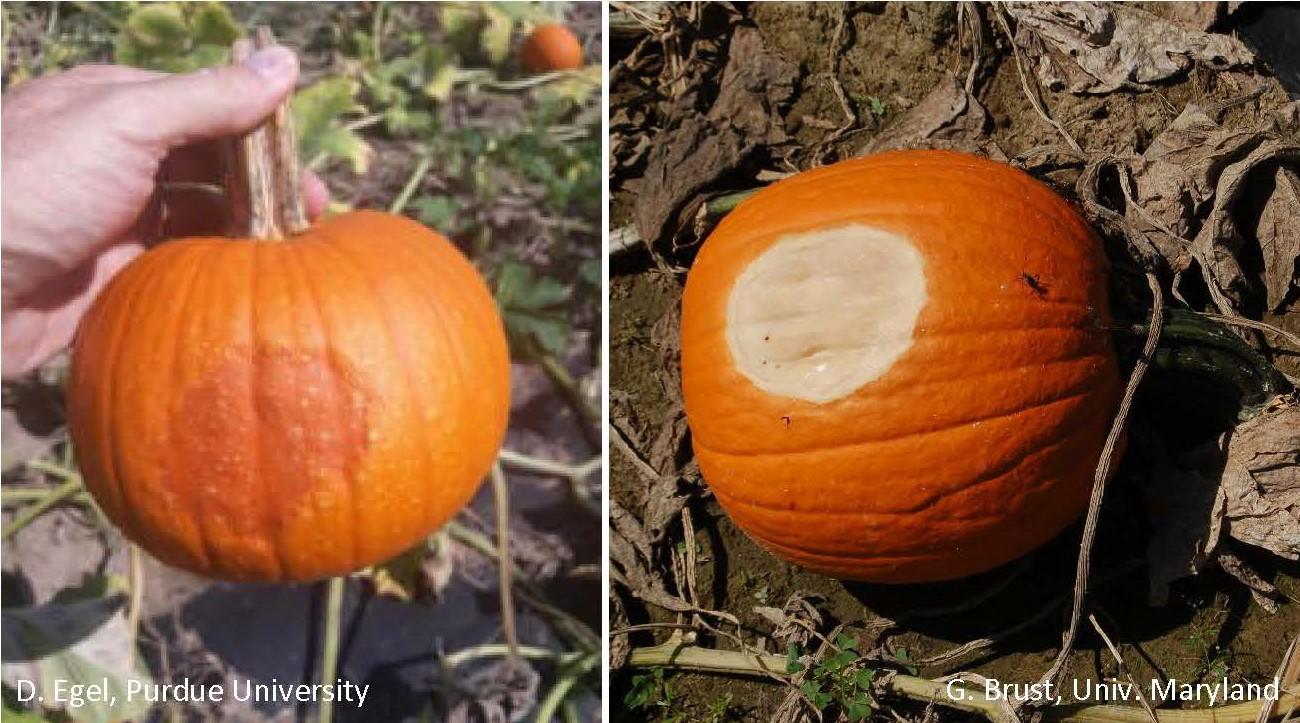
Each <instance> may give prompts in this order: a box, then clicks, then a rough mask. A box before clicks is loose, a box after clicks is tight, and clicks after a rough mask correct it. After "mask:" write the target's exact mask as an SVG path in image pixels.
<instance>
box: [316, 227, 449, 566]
mask: <svg viewBox="0 0 1300 723" xmlns="http://www.w3.org/2000/svg"><path fill="white" fill-rule="evenodd" d="M402 244H403V242H398V243H397V244H395V245H396V246H398V247H400V246H401V245H402ZM334 246H335V248H334V250H335V251H336V252H338V253H340V254H341V255H342V256H343V257H345V258H346V259H347V260H348V263H349V264H350V265H351V266H352V267H353V268H354V269H356V270H357V272H358V275H359V278H361V280H362V284H363V285H364V286H365V287H366V289H367V290H368V294H369V298H370V300H371V303H372V304H373V305H374V307H375V309H376V311H377V313H378V317H377V318H380V319H382V320H383V323H382V324H381V326H383V327H384V338H385V339H386V340H387V342H388V347H389V350H390V351H392V352H396V354H395V356H396V357H398V358H400V360H401V361H400V362H399V363H398V366H399V367H401V374H402V378H403V380H404V381H405V383H406V384H407V385H408V386H410V385H411V383H412V379H411V367H412V366H413V365H412V363H411V359H410V353H411V350H410V348H409V347H408V346H407V345H405V344H402V343H401V341H400V340H399V339H398V338H397V334H398V332H397V331H396V325H395V324H394V321H393V318H392V314H391V313H390V312H389V310H388V307H389V305H388V304H387V303H386V302H385V298H384V291H383V289H381V288H380V287H379V286H378V285H376V284H375V283H374V281H373V280H372V279H371V276H370V275H369V274H367V273H366V271H367V267H366V261H365V260H364V259H365V258H368V257H366V256H365V255H364V254H361V255H359V256H354V255H353V254H352V253H351V252H352V249H351V246H350V245H348V244H335V245H334ZM358 250H359V251H364V249H358ZM359 259H361V260H359ZM433 316H434V318H435V319H437V320H438V322H439V325H440V327H441V328H442V335H443V337H444V342H446V344H447V346H448V348H451V349H453V350H454V351H453V358H456V357H459V356H460V355H459V353H458V352H459V350H455V344H454V343H453V341H452V339H451V336H450V334H449V333H448V331H447V329H446V327H445V325H443V323H442V317H441V315H440V314H437V313H435V314H433ZM447 366H449V367H455V368H456V373H457V375H458V378H459V367H460V364H448V365H447ZM412 410H413V406H412V403H411V397H410V396H409V395H402V413H401V415H400V416H401V417H402V418H403V421H405V422H407V423H409V422H410V420H411V417H412ZM414 416H415V418H416V421H417V424H418V423H421V422H422V420H420V419H419V415H418V414H416V415H414ZM429 482H432V480H429ZM412 542H414V540H412ZM395 552H400V550H398V551H395Z"/></svg>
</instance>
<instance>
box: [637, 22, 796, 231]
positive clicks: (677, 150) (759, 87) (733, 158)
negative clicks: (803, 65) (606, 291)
mask: <svg viewBox="0 0 1300 723" xmlns="http://www.w3.org/2000/svg"><path fill="white" fill-rule="evenodd" d="M798 78H799V66H797V65H796V64H794V63H791V62H790V61H788V60H786V59H784V58H782V57H781V56H780V55H778V54H776V53H774V52H771V51H769V50H768V49H767V48H766V47H764V45H763V41H762V36H761V35H760V34H759V32H758V30H757V29H755V28H751V27H746V26H741V27H737V28H736V30H735V32H734V33H733V34H732V37H731V45H730V46H729V50H728V60H727V65H726V67H725V68H724V69H723V72H722V81H721V83H720V84H719V90H718V95H717V98H716V99H715V100H714V101H713V105H712V107H711V108H710V110H709V112H708V113H707V114H706V115H700V114H698V113H696V112H694V111H690V110H686V111H683V115H682V116H681V117H679V118H672V119H667V120H666V121H665V122H664V127H665V128H668V129H669V130H666V131H665V132H664V133H662V134H660V135H659V136H658V137H657V138H655V139H654V142H653V145H652V147H651V149H650V151H649V154H648V156H647V160H646V172H645V175H644V176H643V177H642V178H641V179H640V180H639V183H638V184H637V208H636V221H637V230H638V231H639V232H640V234H641V238H643V239H646V240H647V241H649V242H651V243H653V242H654V241H656V240H658V239H659V237H660V236H661V235H662V234H663V232H664V227H665V226H666V225H667V224H668V223H669V222H670V221H671V220H672V219H673V218H674V216H676V214H677V212H678V211H679V210H680V209H681V208H682V206H683V205H685V204H686V202H687V201H689V200H690V199H691V198H692V197H693V196H695V195H696V194H697V193H699V192H700V191H701V190H703V189H704V188H707V187H708V186H709V184H711V183H713V182H714V181H715V180H717V179H718V178H720V177H721V176H724V175H726V174H727V173H729V172H731V171H733V170H735V169H736V168H738V167H739V166H740V164H741V163H742V162H743V161H744V160H745V159H746V158H747V157H748V156H749V155H750V154H751V153H753V152H754V151H755V150H756V149H758V148H761V147H765V146H769V145H773V144H777V143H781V142H784V141H785V140H786V133H785V127H784V124H783V120H782V117H781V113H780V107H781V106H782V105H783V104H785V103H786V102H788V101H789V100H790V97H791V96H792V95H793V93H794V84H795V82H796V81H797V80H798ZM677 106H678V107H684V106H686V104H684V103H679V104H677Z"/></svg>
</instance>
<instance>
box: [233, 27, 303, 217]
mask: <svg viewBox="0 0 1300 723" xmlns="http://www.w3.org/2000/svg"><path fill="white" fill-rule="evenodd" d="M272 45H275V36H274V35H273V34H272V33H271V30H270V28H267V27H266V26H259V27H258V28H257V30H256V31H255V32H254V37H253V40H252V41H251V42H250V41H248V40H246V39H241V40H238V41H236V42H235V44H234V45H233V46H232V47H231V53H230V55H231V57H230V59H231V62H232V63H234V64H242V63H245V62H247V61H248V58H249V56H251V55H252V54H253V52H254V51H256V50H261V49H262V48H267V47H270V46H272ZM234 146H235V147H234V149H233V153H232V157H231V167H230V169H229V171H230V172H229V174H228V175H227V178H226V185H227V192H228V193H229V197H230V210H231V225H230V231H229V232H230V233H231V235H235V236H248V237H252V238H256V239H262V240H267V241H275V240H280V239H284V238H287V237H290V236H295V235H297V234H300V233H302V232H303V231H305V230H307V227H308V226H309V223H308V221H307V209H306V206H305V205H304V203H303V198H302V168H301V166H300V165H299V163H298V138H297V134H296V133H295V131H294V127H293V113H292V111H291V110H290V108H289V100H288V99H285V101H284V102H283V103H281V104H280V105H279V106H277V107H276V109H275V112H274V113H272V114H271V115H270V116H269V117H268V118H267V119H266V121H265V122H263V123H262V125H260V126H258V127H257V128H254V129H253V130H252V131H249V132H248V133H246V134H245V135H244V136H243V137H241V138H240V139H238V140H237V141H236V142H235V144H234Z"/></svg>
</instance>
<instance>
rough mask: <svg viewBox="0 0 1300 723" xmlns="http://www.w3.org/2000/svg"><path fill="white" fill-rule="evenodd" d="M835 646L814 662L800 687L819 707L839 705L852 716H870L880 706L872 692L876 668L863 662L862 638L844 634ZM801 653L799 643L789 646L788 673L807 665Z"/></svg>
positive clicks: (858, 719)
mask: <svg viewBox="0 0 1300 723" xmlns="http://www.w3.org/2000/svg"><path fill="white" fill-rule="evenodd" d="M835 647H836V650H835V652H834V653H833V654H831V655H829V656H827V657H825V658H823V659H822V660H819V661H817V662H816V663H814V664H813V667H812V670H811V671H809V672H808V674H807V675H806V676H805V678H804V681H803V683H802V684H801V685H800V686H799V690H801V691H803V694H804V695H805V696H807V698H808V700H809V701H811V702H812V704H813V705H814V706H816V708H817V709H818V710H822V711H824V710H826V709H827V708H829V707H830V706H832V705H836V706H838V707H839V708H840V709H841V710H842V711H843V712H844V715H846V716H847V717H848V719H849V720H853V721H862V720H867V719H868V718H870V717H871V713H872V711H874V710H875V709H876V707H877V704H876V699H875V698H874V697H873V696H872V695H871V686H872V684H873V683H874V682H875V679H876V671H875V670H873V669H872V668H868V667H866V666H865V665H863V663H862V660H861V655H860V654H859V653H858V642H857V641H856V640H854V639H853V638H852V637H850V636H848V635H844V634H840V635H839V636H838V637H836V638H835ZM799 657H800V651H799V647H798V646H796V645H793V644H791V645H790V647H789V648H788V649H787V650H786V664H785V670H786V672H787V673H790V674H794V673H801V672H804V671H805V670H806V669H807V666H805V665H804V664H803V663H802V662H800V661H799Z"/></svg>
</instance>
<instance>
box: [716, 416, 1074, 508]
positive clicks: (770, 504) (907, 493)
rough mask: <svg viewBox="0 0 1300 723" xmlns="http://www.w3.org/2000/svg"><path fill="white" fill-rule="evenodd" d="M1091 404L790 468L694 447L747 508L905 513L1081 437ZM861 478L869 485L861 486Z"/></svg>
mask: <svg viewBox="0 0 1300 723" xmlns="http://www.w3.org/2000/svg"><path fill="white" fill-rule="evenodd" d="M1098 406H1099V405H1098V404H1097V400H1096V399H1093V398H1089V397H1087V396H1084V397H1077V398H1074V399H1070V400H1066V401H1064V402H1062V403H1061V404H1059V405H1056V406H1055V407H1053V406H1048V407H1038V408H1035V409H1031V410H1027V411H1026V412H1024V413H1022V414H1020V415H1017V416H1013V417H1004V418H1002V419H999V420H990V421H987V422H985V423H981V424H980V425H978V426H976V425H972V424H967V425H963V426H960V427H956V428H953V429H950V430H947V431H943V432H935V433H933V434H929V435H925V436H912V437H907V438H902V439H897V440H892V441H888V442H881V443H867V444H859V445H846V446H837V447H830V448H824V449H818V450H815V451H810V452H807V453H802V454H801V453H791V454H788V455H785V456H786V457H788V458H789V464H788V465H783V466H782V468H781V469H779V470H772V469H771V464H772V463H771V461H770V460H769V459H766V458H765V456H764V455H759V456H755V455H731V454H727V453H725V452H718V451H715V450H713V449H711V448H710V447H708V446H707V445H705V444H700V445H698V447H697V449H698V450H699V453H700V456H701V460H702V462H701V464H705V462H704V461H703V460H705V459H708V460H710V462H709V463H708V464H709V465H710V466H712V467H713V468H714V469H716V470H717V472H716V473H715V475H714V478H709V479H710V483H711V484H713V485H716V486H718V487H719V488H720V489H722V490H723V491H724V492H726V493H728V494H730V495H731V496H733V497H734V498H736V499H738V500H740V501H742V502H745V503H747V504H750V505H754V506H761V507H767V508H771V509H795V508H798V509H805V510H809V511H816V510H825V511H833V510H850V511H853V512H861V513H878V514H910V513H916V512H920V511H923V510H925V509H926V508H927V507H929V506H931V505H932V504H933V503H934V502H935V501H936V500H938V499H940V498H941V497H943V496H944V495H947V494H951V493H953V492H957V491H960V490H963V489H967V488H969V487H971V486H972V485H978V484H981V483H982V482H987V481H988V480H989V479H991V478H994V477H997V476H1000V475H1002V474H1004V473H1006V472H1008V471H1010V470H1011V469H1013V468H1014V466H1015V465H1016V464H1018V463H1019V462H1020V460H1022V459H1024V458H1025V457H1028V456H1031V455H1035V454H1038V453H1041V452H1042V451H1043V450H1045V449H1049V448H1051V447H1052V445H1055V444H1058V443H1059V442H1060V441H1061V440H1062V439H1064V438H1066V437H1069V436H1071V435H1080V434H1081V431H1080V430H1079V429H1078V426H1079V425H1080V424H1081V423H1084V422H1087V421H1088V420H1090V419H1091V418H1093V417H1094V410H1095V409H1096V408H1097V407H1098ZM1025 430H1028V431H1025ZM1086 431H1087V430H1084V432H1086ZM1083 436H1087V435H1086V434H1083ZM961 450H980V453H981V454H982V455H983V456H984V459H978V458H973V457H971V456H969V453H968V454H967V455H965V456H963V455H960V454H959V451H961ZM877 468H879V469H887V470H892V471H893V472H894V473H895V474H891V475H890V476H888V477H884V478H878V476H877V475H875V474H874V473H873V472H872V470H873V469H877ZM760 475H762V476H763V477H764V479H766V480H767V481H766V482H765V483H764V484H763V485H749V484H748V483H747V480H748V479H750V478H758V477H759V476H760ZM715 478H716V479H715ZM863 480H874V481H873V482H872V484H870V485H865V486H864V485H863V484H862V481H863ZM733 483H734V484H733ZM796 490H797V493H794V494H792V492H794V491H796Z"/></svg>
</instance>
